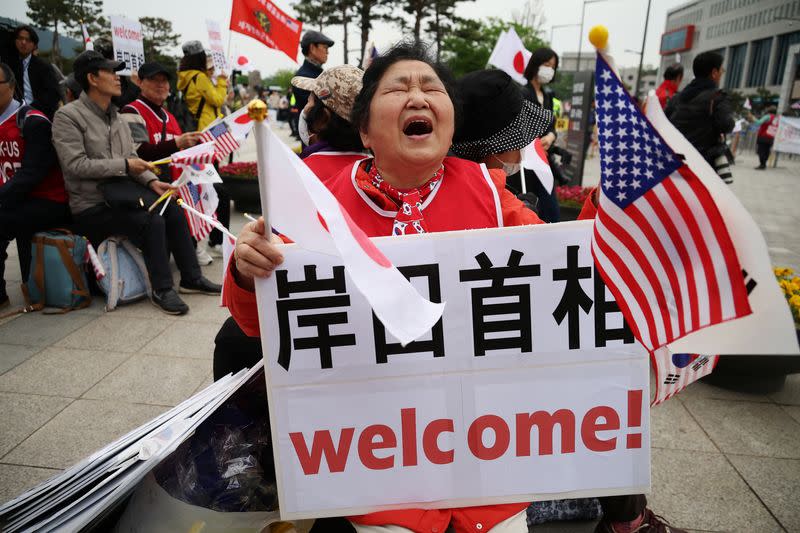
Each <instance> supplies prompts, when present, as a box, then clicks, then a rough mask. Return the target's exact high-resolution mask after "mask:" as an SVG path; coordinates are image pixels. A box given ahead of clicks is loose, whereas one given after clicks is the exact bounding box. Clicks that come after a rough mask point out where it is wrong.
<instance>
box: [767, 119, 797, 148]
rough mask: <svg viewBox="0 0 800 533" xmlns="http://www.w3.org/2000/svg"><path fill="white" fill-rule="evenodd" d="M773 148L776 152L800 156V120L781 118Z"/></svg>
mask: <svg viewBox="0 0 800 533" xmlns="http://www.w3.org/2000/svg"><path fill="white" fill-rule="evenodd" d="M772 147H773V148H774V149H775V151H776V152H789V153H790V154H800V118H792V117H786V116H783V117H780V121H779V122H778V132H777V133H776V134H775V143H774V144H773V146H772Z"/></svg>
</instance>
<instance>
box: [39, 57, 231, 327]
mask: <svg viewBox="0 0 800 533" xmlns="http://www.w3.org/2000/svg"><path fill="white" fill-rule="evenodd" d="M123 67H124V63H122V62H119V61H113V60H110V59H106V58H104V57H103V56H102V55H101V54H99V53H98V52H95V51H93V50H88V51H86V52H83V53H82V54H80V55H79V56H78V57H77V58H76V59H75V63H74V73H75V79H76V80H77V81H78V83H79V84H80V85H81V87H82V88H83V92H82V93H81V95H80V97H79V98H78V99H77V100H75V101H73V102H71V103H69V104H67V105H65V106H64V107H62V108H61V109H59V110H58V111H57V112H56V115H55V118H54V120H53V144H54V145H55V148H56V152H57V153H58V158H59V161H60V162H61V169H62V171H63V173H64V181H65V184H66V188H67V193H68V194H69V205H70V210H71V211H72V215H73V218H74V222H75V224H74V229H75V232H76V233H79V234H81V235H85V236H86V237H87V238H88V239H89V241H90V242H92V243H94V244H95V245H99V244H100V242H101V241H103V240H104V239H106V238H108V237H109V236H111V235H125V236H127V237H128V238H130V239H131V241H132V242H133V243H134V244H136V245H137V246H139V247H140V248H141V249H142V253H143V255H144V258H145V263H146V264H147V269H148V271H149V274H150V282H151V284H152V287H153V298H152V301H153V303H154V304H155V305H156V306H157V307H159V308H160V309H161V310H162V311H164V312H165V313H168V314H175V315H182V314H185V313H186V312H188V310H189V307H188V306H187V305H186V304H185V303H184V302H183V300H181V298H180V296H178V294H177V293H176V292H175V290H174V288H173V280H172V272H171V271H170V267H169V254H170V252H172V255H173V256H174V257H175V263H176V264H177V265H178V270H180V273H181V282H180V286H179V290H180V292H181V293H203V294H219V293H220V290H221V287H220V285H217V284H215V283H212V282H210V281H209V280H207V279H206V278H205V277H203V275H202V272H201V270H200V266H199V265H198V264H197V256H196V255H195V251H194V247H193V246H192V241H191V237H190V235H189V228H188V226H187V223H186V219H185V217H184V215H183V212H182V209H180V208H179V207H177V206H176V205H175V203H170V204H169V205H168V206H167V208H166V210H165V211H164V213H163V215H161V214H159V210H154V211H153V212H148V210H147V208H148V207H149V206H150V205H151V204H152V202H153V201H154V200H155V199H156V198H157V197H158V196H160V195H161V194H163V193H165V192H166V191H168V190H169V189H170V188H172V186H171V185H169V184H168V183H164V182H162V181H159V180H158V178H157V177H156V175H155V174H154V173H153V171H154V170H155V167H154V166H153V165H152V164H150V163H148V162H147V161H144V160H142V159H140V158H139V157H138V156H137V155H136V149H135V147H134V143H133V139H132V138H131V133H130V129H129V128H128V125H127V124H126V123H125V122H124V121H123V120H122V119H121V118H120V116H119V115H118V114H117V109H116V107H115V106H114V105H112V104H111V98H112V97H113V96H119V94H120V90H121V87H120V81H119V76H118V75H117V74H116V72H117V71H118V70H120V69H122V68H123Z"/></svg>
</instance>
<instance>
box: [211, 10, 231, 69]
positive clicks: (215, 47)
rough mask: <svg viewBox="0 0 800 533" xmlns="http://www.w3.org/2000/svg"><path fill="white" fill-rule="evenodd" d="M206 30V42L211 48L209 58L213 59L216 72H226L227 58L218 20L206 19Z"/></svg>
mask: <svg viewBox="0 0 800 533" xmlns="http://www.w3.org/2000/svg"><path fill="white" fill-rule="evenodd" d="M206 29H207V30H208V44H209V46H210V48H211V58H212V59H213V60H214V69H215V70H216V72H217V74H222V73H225V72H228V60H227V59H226V57H225V48H224V47H223V46H222V31H221V30H220V27H219V22H217V21H216V20H206Z"/></svg>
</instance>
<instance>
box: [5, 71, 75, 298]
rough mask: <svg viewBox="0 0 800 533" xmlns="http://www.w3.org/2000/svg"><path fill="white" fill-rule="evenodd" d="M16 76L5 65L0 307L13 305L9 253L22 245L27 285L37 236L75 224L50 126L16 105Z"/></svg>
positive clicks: (33, 112)
mask: <svg viewBox="0 0 800 533" xmlns="http://www.w3.org/2000/svg"><path fill="white" fill-rule="evenodd" d="M16 83H17V81H16V79H15V77H14V73H13V71H12V69H11V67H9V66H8V65H6V64H5V63H0V306H3V305H6V304H7V303H8V301H9V300H8V293H7V292H6V282H5V275H4V274H5V263H6V259H7V258H8V253H7V252H6V249H7V248H8V244H9V242H10V241H11V240H13V239H16V241H17V252H18V255H19V268H20V272H21V274H22V280H23V281H27V279H28V274H29V273H30V267H31V244H30V241H31V236H32V235H33V234H34V233H36V232H37V231H42V230H45V229H49V228H56V227H63V226H65V225H67V224H69V222H70V213H69V206H68V205H67V192H66V189H65V188H64V177H63V176H62V175H61V169H60V168H59V166H58V158H57V156H56V151H55V149H54V148H53V143H52V142H51V140H50V139H51V136H52V135H51V129H52V126H51V124H50V120H49V119H48V118H47V116H46V115H45V114H44V113H42V112H41V111H38V110H36V109H33V108H32V107H30V106H27V105H22V104H20V102H19V101H17V100H15V99H14V90H15V88H16Z"/></svg>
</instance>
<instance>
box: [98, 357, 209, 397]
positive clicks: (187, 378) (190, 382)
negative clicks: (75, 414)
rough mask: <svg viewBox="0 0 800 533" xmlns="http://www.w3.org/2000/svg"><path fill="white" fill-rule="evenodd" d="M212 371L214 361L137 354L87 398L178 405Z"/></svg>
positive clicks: (104, 380) (103, 381) (107, 377)
mask: <svg viewBox="0 0 800 533" xmlns="http://www.w3.org/2000/svg"><path fill="white" fill-rule="evenodd" d="M210 372H211V360H210V359H209V360H198V359H188V358H178V357H163V356H152V355H135V356H133V357H131V358H130V359H128V360H127V361H125V363H123V364H122V365H121V366H120V367H119V368H117V369H116V370H114V371H113V372H111V374H109V375H108V376H106V377H105V378H104V379H103V380H102V381H100V382H99V383H98V384H97V385H95V386H94V387H92V388H91V389H90V390H89V391H88V392H86V394H84V397H85V398H94V399H107V400H116V401H124V402H131V403H144V404H153V405H164V406H166V405H177V404H179V403H180V402H181V401H182V400H184V399H186V398H188V397H189V396H190V395H191V393H192V392H193V391H194V390H195V389H197V387H198V386H199V385H200V383H202V382H203V380H204V379H206V378H207V377H208V374H209V373H210Z"/></svg>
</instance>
